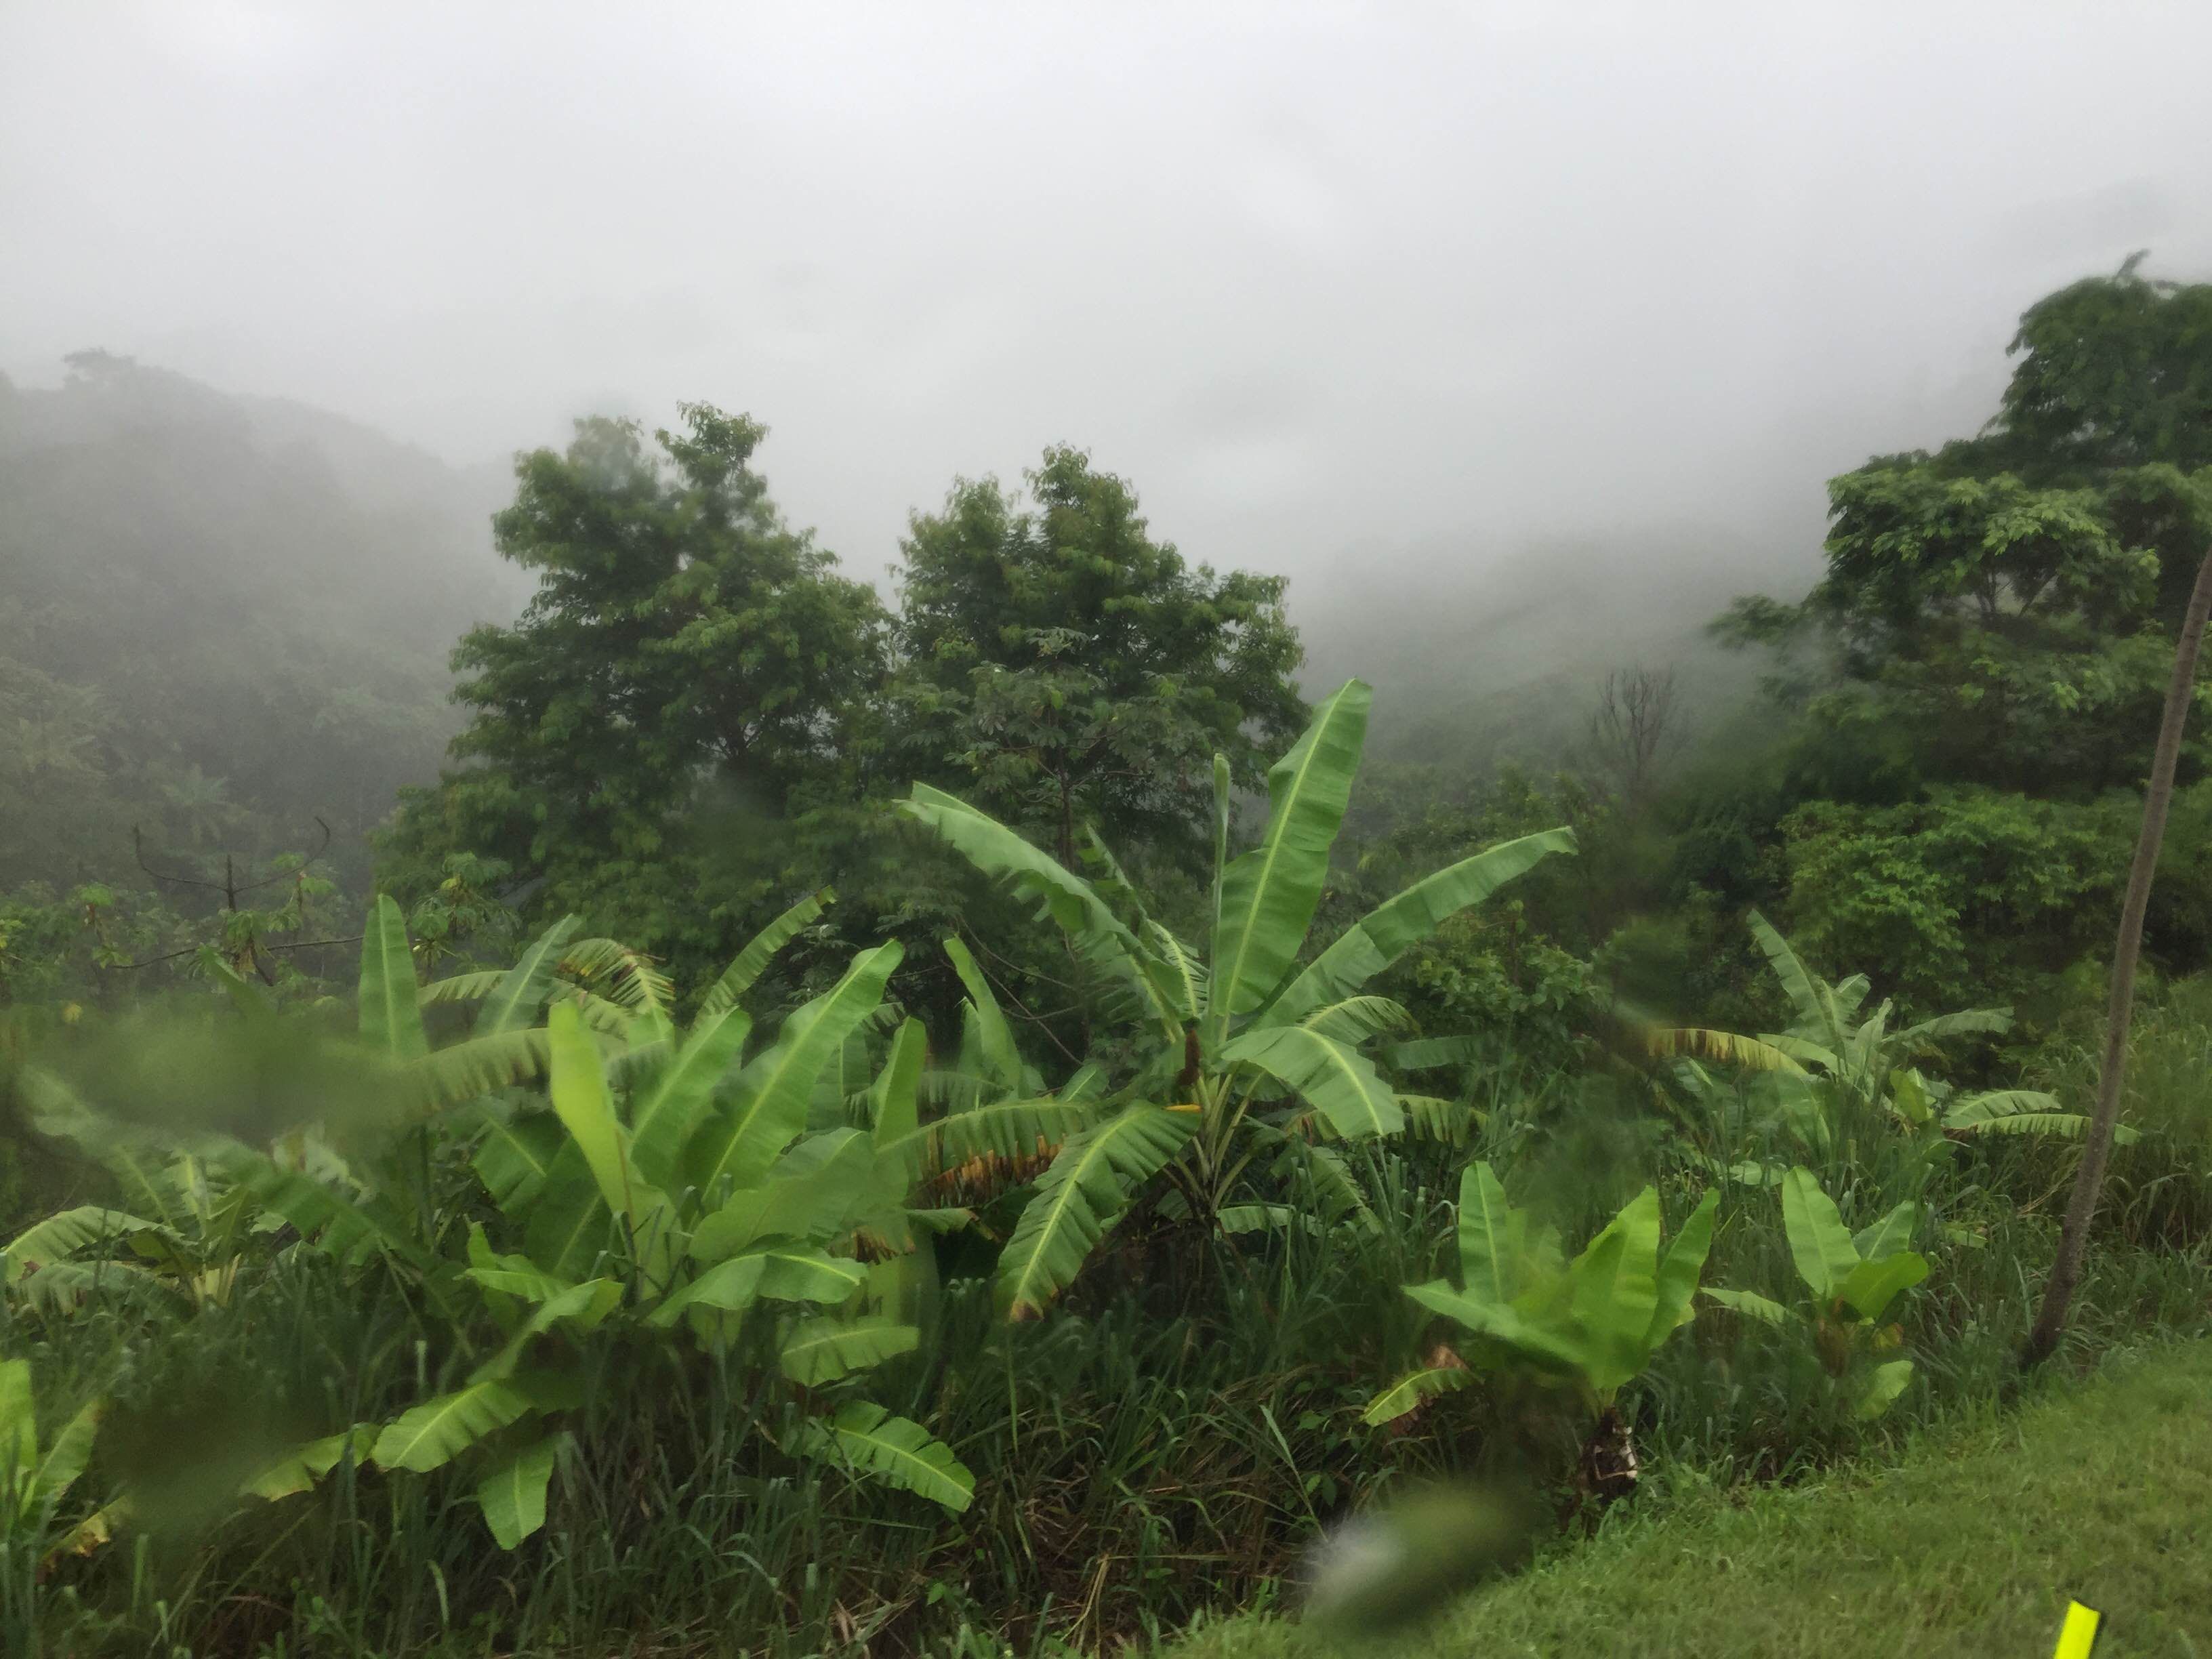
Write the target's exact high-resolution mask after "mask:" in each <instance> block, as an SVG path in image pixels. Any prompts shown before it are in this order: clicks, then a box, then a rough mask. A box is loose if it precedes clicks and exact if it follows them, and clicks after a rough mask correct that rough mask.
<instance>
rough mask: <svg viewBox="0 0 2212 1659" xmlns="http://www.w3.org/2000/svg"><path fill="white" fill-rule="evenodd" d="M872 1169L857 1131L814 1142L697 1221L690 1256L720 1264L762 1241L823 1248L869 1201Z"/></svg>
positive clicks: (871, 1154)
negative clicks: (788, 1240) (784, 1240)
mask: <svg viewBox="0 0 2212 1659" xmlns="http://www.w3.org/2000/svg"><path fill="white" fill-rule="evenodd" d="M801 1154H804V1157H801V1156H800V1155H801ZM875 1166H876V1150H875V1147H874V1146H873V1145H872V1143H871V1142H870V1140H869V1139H868V1137H867V1136H866V1134H864V1133H861V1132H860V1130H858V1129H833V1130H831V1131H829V1133H826V1134H822V1135H817V1136H813V1137H811V1139H808V1140H806V1141H805V1142H803V1143H802V1144H801V1145H800V1146H799V1147H797V1148H794V1149H793V1157H792V1158H787V1159H786V1160H784V1162H782V1163H781V1164H778V1165H777V1166H776V1168H775V1170H774V1172H773V1173H772V1174H770V1175H769V1176H768V1177H767V1178H766V1179H764V1180H763V1181H762V1182H760V1183H759V1184H758V1185H757V1186H751V1187H740V1188H738V1190H737V1191H735V1192H733V1193H732V1194H730V1195H729V1197H728V1198H727V1199H726V1200H724V1201H723V1202H722V1204H721V1205H720V1206H719V1207H717V1208H716V1209H714V1211H712V1212H710V1213H708V1215H707V1216H706V1217H705V1218H703V1219H702V1220H701V1222H700V1223H699V1225H698V1226H697V1227H696V1228H695V1229H694V1230H693V1232H692V1235H691V1254H692V1255H694V1256H695V1257H696V1258H697V1259H698V1260H700V1261H720V1260H721V1259H722V1258H723V1257H725V1256H729V1255H736V1254H737V1253H738V1251H739V1250H742V1249H745V1248H747V1247H748V1246H750V1245H751V1244H754V1243H757V1242H759V1241H760V1240H762V1239H767V1238H799V1239H805V1240H807V1241H809V1242H811V1243H817V1244H818V1243H828V1242H829V1241H830V1240H831V1239H833V1238H835V1237H836V1236H837V1235H838V1234H839V1233H840V1232H842V1231H845V1229H846V1227H847V1225H848V1222H849V1221H850V1220H851V1218H852V1216H853V1213H854V1211H855V1210H856V1209H857V1208H859V1207H860V1206H861V1205H862V1204H863V1203H865V1202H866V1200H868V1198H869V1197H870V1196H872V1192H873V1188H874V1184H875V1183H874V1180H873V1177H874V1175H875Z"/></svg>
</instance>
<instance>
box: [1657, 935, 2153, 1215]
mask: <svg viewBox="0 0 2212 1659" xmlns="http://www.w3.org/2000/svg"><path fill="white" fill-rule="evenodd" d="M1749 926H1750V928H1751V933H1752V937H1753V939H1754V940H1755V941H1756V942H1757V944H1758V945H1759V951H1760V954H1761V955H1763V956H1764V957H1765V958H1766V962H1767V964H1768V966H1769V968H1770V969H1771V970H1772V971H1773V974H1774V976H1775V979H1776V981H1777V982H1778V984H1779V985H1780V986H1781V987H1782V989H1783V991H1784V994H1785V995H1787V996H1788V997H1789V999H1790V1006H1791V1009H1792V1011H1793V1012H1794V1014H1795V1018H1794V1019H1793V1021H1792V1023H1791V1024H1790V1029H1789V1030H1786V1031H1782V1032H1775V1033H1767V1034H1763V1035H1761V1036H1740V1035H1738V1034H1736V1033H1734V1032H1729V1031H1713V1030H1644V1032H1643V1034H1642V1036H1643V1040H1644V1049H1645V1052H1646V1053H1647V1054H1650V1056H1651V1057H1653V1058H1655V1059H1672V1060H1674V1078H1675V1080H1676V1081H1677V1082H1678V1083H1680V1085H1682V1086H1683V1087H1684V1088H1685V1089H1686V1091H1688V1092H1689V1093H1690V1094H1691V1095H1692V1097H1696V1098H1699V1099H1701V1100H1704V1101H1705V1102H1706V1103H1708V1104H1711V1103H1714V1102H1716V1101H1717V1100H1719V1099H1720V1098H1721V1097H1723V1095H1725V1094H1726V1093H1727V1092H1728V1091H1729V1085H1726V1084H1723V1083H1721V1082H1719V1081H1718V1080H1717V1079H1714V1078H1713V1077H1712V1076H1711V1074H1710V1073H1707V1072H1706V1071H1705V1067H1704V1065H1703V1064H1701V1063H1700V1062H1711V1063H1715V1064H1719V1065H1723V1066H1729V1067H1731V1068H1733V1069H1735V1070H1737V1071H1740V1072H1743V1073H1749V1074H1750V1075H1751V1077H1752V1078H1753V1082H1754V1086H1755V1089H1756V1091H1757V1094H1758V1095H1759V1098H1760V1099H1761V1100H1763V1101H1764V1103H1765V1107H1766V1110H1765V1114H1764V1116H1765V1124H1766V1127H1769V1128H1771V1129H1772V1130H1775V1131H1778V1135H1777V1137H1776V1138H1778V1139H1781V1140H1783V1141H1784V1142H1787V1143H1789V1144H1790V1145H1791V1146H1793V1147H1794V1149H1795V1150H1796V1152H1797V1153H1798V1154H1799V1155H1801V1156H1806V1157H1812V1158H1817V1159H1826V1158H1831V1157H1832V1156H1833V1155H1834V1154H1835V1153H1836V1151H1837V1142H1838V1133H1839V1127H1838V1126H1839V1125H1841V1124H1843V1123H1844V1122H1845V1121H1848V1120H1849V1119H1850V1117H1851V1116H1853V1115H1864V1114H1869V1113H1871V1114H1875V1115H1879V1116H1880V1117H1881V1118H1886V1119H1887V1121H1889V1123H1890V1124H1891V1125H1892V1126H1893V1127H1894V1128H1895V1129H1897V1130H1898V1131H1899V1132H1900V1133H1903V1134H1905V1135H1906V1136H1908V1137H1910V1138H1911V1139H1912V1140H1913V1141H1914V1142H1915V1143H1917V1157H1918V1160H1919V1162H1920V1164H1921V1165H1922V1167H1923V1176H1924V1174H1925V1173H1926V1172H1928V1171H1930V1170H1932V1169H1933V1168H1934V1166H1935V1165H1936V1164H1937V1163H1938V1162H1940V1161H1941V1160H1942V1158H1944V1157H1946V1156H1948V1154H1949V1152H1950V1151H1951V1149H1952V1147H1953V1146H1954V1145H1955V1144H1956V1143H1958V1142H1960V1141H1963V1140H1967V1139H1973V1138H1975V1137H1978V1136H1983V1135H1991V1134H2020V1135H2041V1136H2049V1137H2052V1138H2054V1139H2079V1138H2080V1137H2081V1134H2082V1133H2083V1131H2084V1129H2085V1127H2086V1126H2087V1121H2088V1120H2087V1118H2086V1117H2084V1116H2083V1115H2081V1114H2079V1113H2075V1112H2069V1111H2066V1110H2064V1109H2063V1107H2062V1106H2061V1104H2060V1103H2059V1101H2058V1100H2057V1098H2056V1097H2054V1096H2051V1095H2049V1094H2046V1093H2044V1092H2042V1091H2039V1090H2030V1089H1989V1090H1980V1091H1971V1092H1965V1093H1961V1092H1959V1091H1955V1090H1954V1089H1953V1088H1952V1087H1951V1085H1948V1084H1946V1083H1943V1082H1942V1081H1941V1080H1940V1079H1936V1078H1934V1077H1931V1076H1929V1075H1928V1074H1927V1073H1923V1071H1921V1070H1920V1069H1919V1068H1918V1067H1917V1066H1915V1065H1914V1064H1912V1062H1913V1061H1915V1060H1921V1059H1927V1058H1936V1057H1940V1055H1941V1054H1942V1044H1943V1043H1944V1042H1948V1041H1949V1040H1951V1039H1954V1038H1957V1037H1961V1036H1999V1035H2002V1034H2003V1033H2004V1032H2006V1031H2008V1030H2011V1029H2012V1024H2013V1019H2012V1011H2011V1010H2010V1009H2008V1008H1970V1009H1966V1010H1964V1011H1962V1012H1958V1013H1952V1014H1942V1015H1938V1016H1936V1018H1932V1019H1925V1020H1922V1021H1919V1022H1917V1024H1911V1025H1906V1026H1901V1027H1899V1028H1897V1029H1894V1030H1893V1029H1892V1017H1893V1013H1894V1012H1895V1005H1894V1004H1893V1003H1892V1002H1890V1001H1887V1000H1884V1001H1883V1002H1881V1004H1879V1005H1878V1006H1875V1009H1874V1010H1873V1012H1870V1013H1862V1011H1863V1009H1864V1007H1865V1004H1866V999H1867V996H1868V994H1869V981H1868V980H1867V977H1866V975H1863V974H1854V975H1851V976H1850V978H1848V979H1844V980H1842V981H1837V982H1835V983H1830V982H1829V981H1826V980H1824V979H1822V978H1821V977H1820V975H1818V974H1816V973H1814V971H1813V970H1812V969H1811V968H1809V967H1808V966H1807V964H1806V963H1805V962H1804V960H1803V958H1802V957H1800V956H1799V955H1798V953H1797V951H1796V949H1795V947H1794V946H1792V945H1790V941H1789V940H1788V939H1785V938H1784V937H1783V935H1782V934H1781V933H1779V932H1778V930H1777V929H1776V928H1775V927H1773V925H1772V924H1771V923H1770V922H1769V921H1767V920H1766V918H1765V917H1764V916H1762V915H1759V913H1758V912H1757V911H1756V910H1754V911H1753V912H1752V913H1751V915H1750V918H1749ZM2135 1138H2136V1135H2135V1132H2134V1131H2133V1130H2130V1129H2125V1128H2123V1129H2122V1130H2121V1131H2120V1139H2122V1140H2123V1141H2128V1140H2132V1139H2135ZM1713 1167H1714V1168H1716V1169H1723V1168H1724V1169H1725V1170H1727V1172H1728V1173H1729V1174H1730V1175H1731V1176H1733V1177H1734V1178H1735V1179H1737V1180H1739V1181H1742V1182H1746V1183H1747V1184H1750V1185H1756V1186H1772V1185H1774V1184H1776V1183H1777V1182H1779V1180H1780V1179H1781V1176H1782V1169H1783V1166H1782V1165H1781V1164H1777V1163H1774V1162H1772V1161H1771V1160H1760V1159H1751V1160H1743V1159H1737V1160H1735V1161H1734V1162H1729V1161H1727V1160H1725V1159H1722V1158H1715V1159H1714V1160H1713Z"/></svg>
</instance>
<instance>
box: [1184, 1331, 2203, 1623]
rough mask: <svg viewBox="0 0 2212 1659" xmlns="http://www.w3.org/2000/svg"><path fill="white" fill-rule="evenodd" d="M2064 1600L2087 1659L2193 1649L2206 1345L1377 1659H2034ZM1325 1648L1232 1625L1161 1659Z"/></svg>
mask: <svg viewBox="0 0 2212 1659" xmlns="http://www.w3.org/2000/svg"><path fill="white" fill-rule="evenodd" d="M2069 1595H2071V1596H2075V1597H2078V1598H2079V1599H2080V1600H2081V1601H2086V1602H2087V1603H2088V1604H2089V1605H2091V1606H2093V1607H2099V1608H2101V1609H2102V1610H2103V1612H2104V1613H2105V1629H2104V1633H2103V1635H2102V1638H2100V1641H2099V1643H2098V1644H2097V1659H2120V1656H2123V1655H2150V1654H2156V1655H2175V1656H2194V1655H2197V1654H2200V1653H2203V1654H2206V1655H2212V1342H2196V1343H2191V1344H2187V1345H2181V1344H2176V1345H2173V1346H2162V1347H2158V1348H2154V1349H2149V1350H2145V1351H2139V1352H2134V1353H2129V1354H2123V1355H2120V1356H2117V1357H2115V1358H2112V1360H2110V1361H2109V1362H2107V1364H2106V1366H2105V1367H2104V1369H2103V1370H2100V1372H2099V1373H2097V1375H2096V1376H2094V1377H2093V1378H2092V1379H2090V1380H2088V1381H2086V1382H2082V1383H2069V1384H2063V1385H2058V1386H2054V1387H2052V1388H2051V1389H2049V1390H2048V1392H2045V1393H2044V1394H2042V1395H2040V1396H2039V1397H2037V1398H2035V1399H2034V1400H2033V1401H2031V1403H2029V1404H2027V1406H2025V1407H2023V1408H2022V1409H2021V1410H2020V1411H2019V1412H2017V1413H2012V1414H2009V1415H2007V1416H2003V1417H2002V1418H1998V1419H1994V1420H1991V1421H1990V1422H1986V1423H1983V1424H1979V1425H1974V1426H1972V1427H1968V1428H1960V1429H1954V1430H1952V1431H1948V1432H1947V1433H1942V1434H1937V1435H1931V1436H1930V1437H1929V1438H1928V1439H1927V1440H1926V1441H1924V1442H1923V1443H1921V1444H1919V1445H1918V1446H1917V1447H1916V1448H1914V1449H1913V1450H1912V1451H1911V1453H1910V1454H1909V1455H1907V1456H1906V1458H1905V1461H1904V1462H1902V1463H1901V1464H1899V1466H1897V1467H1894V1468H1887V1469H1868V1470H1863V1471H1852V1472H1850V1473H1841V1474H1835V1475H1832V1476H1831V1477H1828V1478H1826V1479H1825V1480H1820V1481H1819V1482H1817V1483H1814V1484H1809V1485H1807V1486H1800V1487H1796V1488H1794V1489H1790V1490H1768V1491H1764V1492H1759V1493H1757V1494H1755V1495H1753V1496H1752V1497H1750V1498H1747V1499H1746V1500H1744V1501H1741V1502H1729V1501H1727V1500H1725V1499H1721V1498H1716V1499H1715V1500H1714V1501H1713V1503H1712V1504H1711V1505H1710V1506H1705V1505H1701V1504H1692V1505H1686V1506H1683V1507H1680V1508H1677V1509H1676V1510H1674V1511H1673V1512H1672V1513H1670V1514H1668V1515H1665V1516H1657V1517H1655V1518H1653V1519H1651V1520H1649V1521H1644V1522H1633V1521H1632V1522H1627V1523H1626V1524H1623V1525H1621V1526H1620V1527H1619V1528H1617V1529H1615V1530H1612V1531H1609V1532H1608V1533H1607V1534H1606V1535H1604V1536H1601V1537H1600V1538H1599V1539H1597V1540H1596V1541H1593V1542H1592V1543H1590V1544H1589V1545H1587V1546H1585V1547H1582V1548H1579V1549H1574V1550H1570V1551H1566V1552H1563V1553H1561V1554H1559V1556H1557V1557H1556V1558H1554V1559H1551V1560H1550V1561H1548V1562H1547V1563H1545V1564H1542V1565H1539V1566H1537V1567H1536V1568H1534V1570H1532V1571H1529V1572H1528V1573H1527V1574H1525V1575H1523V1576H1522V1577H1516V1578H1514V1579H1511V1580H1510V1581H1507V1582H1504V1583H1498V1584H1496V1585H1493V1586H1492V1587H1490V1588H1488V1589H1483V1590H1480V1591H1476V1592H1474V1593H1473V1594H1470V1595H1468V1596H1467V1597H1466V1598H1465V1599H1464V1600H1462V1601H1460V1602H1459V1603H1457V1604H1456V1605H1455V1607H1452V1609H1451V1610H1450V1611H1449V1613H1446V1614H1445V1615H1443V1617H1442V1618H1441V1619H1440V1620H1438V1621H1437V1623H1435V1624H1434V1625H1433V1626H1430V1627H1428V1628H1427V1629H1425V1631H1424V1632H1422V1633H1420V1634H1419V1635H1417V1636H1414V1637H1412V1638H1406V1639H1402V1640H1397V1641H1393V1642H1392V1643H1390V1644H1389V1647H1388V1651H1389V1653H1390V1654H1391V1655H1393V1656H1405V1659H1413V1656H1425V1655H1431V1654H1433V1655H1437V1656H1440V1659H1441V1656H1450V1659H1488V1656H1493V1655H1522V1654H1543V1655H1553V1654H1561V1655H1575V1656H1582V1655H1592V1656H1598V1655H1621V1656H1627V1655H1652V1656H1658V1655H1665V1656H1668V1659H1689V1656H1703V1655H1711V1654H1758V1655H1761V1656H1767V1655H1772V1656H1778V1659H1780V1656H1794V1655H1807V1656H1812V1655H1818V1656H1820V1659H1857V1656H1859V1655H1866V1656H1869V1659H1874V1656H1891V1655H1894V1656H1898V1659H1928V1656H1936V1655H1949V1654H1959V1655H1968V1654H1971V1655H1976V1656H1983V1655H2017V1656H2020V1659H2028V1656H2037V1659H2042V1656H2047V1655H2049V1654H2050V1653H2051V1648H2052V1645H2053V1644H2054V1643H2055V1642H2056V1640H2057V1634H2058V1626H2059V1620H2060V1617H2061V1614H2062V1613H2063V1610H2064V1607H2065V1605H2066V1601H2067V1598H2068V1597H2069ZM1329 1651H1333V1650H1332V1649H1331V1648H1329V1647H1328V1646H1326V1645H1325V1644H1323V1643H1322V1641H1320V1640H1319V1639H1318V1638H1316V1637H1315V1636H1313V1635H1311V1634H1310V1633H1307V1632H1302V1631H1300V1630H1298V1629H1297V1627H1295V1626H1291V1625H1287V1624H1284V1623H1281V1622H1279V1621H1273V1620H1259V1619H1248V1620H1236V1621H1233V1622H1231V1623H1227V1624H1225V1625H1222V1626H1217V1627H1215V1628H1213V1629H1212V1630H1210V1631H1206V1632H1201V1633H1200V1634H1199V1635H1198V1636H1196V1637H1195V1638H1193V1640H1192V1641H1191V1642H1190V1643H1188V1644H1186V1645H1185V1646H1184V1647H1183V1648H1182V1650H1181V1652H1180V1653H1179V1655H1178V1656H1177V1659H1291V1656H1310V1655H1319V1654H1322V1653H1326V1652H1329ZM1334 1651H1340V1649H1335V1650H1334ZM1362 1651H1363V1653H1366V1654H1376V1653H1380V1652H1382V1651H1383V1649H1382V1648H1381V1647H1380V1646H1379V1645H1377V1646H1374V1647H1367V1648H1364V1649H1363V1650H1362Z"/></svg>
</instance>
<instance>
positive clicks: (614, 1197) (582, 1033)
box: [546, 1005, 666, 1236]
mask: <svg viewBox="0 0 2212 1659" xmlns="http://www.w3.org/2000/svg"><path fill="white" fill-rule="evenodd" d="M546 1036H547V1040H548V1042H550V1044H551V1048H552V1056H553V1063H552V1066H551V1067H550V1072H551V1076H550V1081H549V1084H548V1087H547V1092H548V1093H549V1094H550V1097H551V1098H552V1101H553V1110H554V1112H555V1113H556V1115H558V1116H559V1118H560V1120H561V1122H562V1127H565V1128H566V1129H567V1130H568V1138H569V1139H570V1141H571V1142H573V1143H574V1146H575V1147H576V1150H577V1151H578V1152H581V1153H582V1154H583V1158H584V1162H585V1164H586V1166H587V1167H588V1168H589V1169H590V1170H591V1172H592V1180H593V1181H594V1182H597V1183H598V1185H599V1197H600V1198H601V1200H604V1201H605V1204H606V1206H607V1208H608V1209H609V1210H611V1211H612V1212H614V1213H615V1214H617V1215H619V1216H622V1217H623V1218H626V1219H627V1220H628V1221H629V1225H630V1230H631V1232H632V1234H633V1235H634V1236H635V1235H636V1234H638V1233H641V1232H642V1231H644V1228H645V1226H646V1225H647V1216H648V1215H649V1214H650V1213H651V1212H653V1209H655V1208H656V1207H659V1206H662V1205H665V1202H666V1200H665V1199H662V1198H661V1197H660V1195H659V1194H658V1193H657V1192H654V1191H653V1188H651V1186H650V1184H649V1183H648V1182H646V1181H645V1180H644V1178H643V1177H642V1176H639V1175H638V1174H637V1173H636V1171H635V1170H632V1169H631V1167H630V1160H629V1133H628V1131H626V1130H625V1129H624V1128H623V1126H622V1121H621V1120H620V1119H619V1118H617V1116H616V1115H615V1108H614V1102H613V1101H612V1099H611V1098H610V1097H609V1096H608V1094H607V1079H606V1073H605V1072H603V1071H602V1070H601V1069H600V1067H599V1043H598V1042H597V1041H596V1040H594V1038H593V1037H592V1034H591V1033H590V1032H589V1031H587V1030H585V1029H584V1022H583V1018H582V1016H580V1014H578V1013H577V1012H576V1011H575V1010H574V1008H571V1007H568V1006H566V1005H563V1006H559V1007H556V1008H554V1009H553V1010H552V1011H551V1012H550V1014H549V1015H548V1016H547V1021H546Z"/></svg>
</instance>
